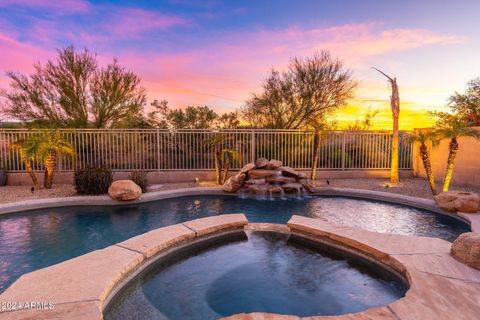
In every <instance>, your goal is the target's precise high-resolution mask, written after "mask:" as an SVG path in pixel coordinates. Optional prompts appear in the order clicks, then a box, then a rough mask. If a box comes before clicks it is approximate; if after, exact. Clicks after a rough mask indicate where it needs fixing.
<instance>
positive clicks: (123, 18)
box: [104, 8, 188, 36]
mask: <svg viewBox="0 0 480 320" xmlns="http://www.w3.org/2000/svg"><path fill="white" fill-rule="evenodd" d="M187 24H188V22H187V20H185V19H183V18H180V17H177V16H170V15H165V14H161V13H158V12H153V11H147V10H143V9H138V8H127V9H120V10H114V11H113V12H112V13H110V14H109V16H108V17H107V21H106V22H105V24H104V28H105V29H106V30H107V31H109V32H110V33H111V34H114V35H116V36H124V35H134V34H139V33H142V32H145V31H152V30H157V29H160V30H165V29H168V28H171V27H175V26H181V25H187Z"/></svg>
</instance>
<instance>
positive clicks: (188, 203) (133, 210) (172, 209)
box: [0, 195, 470, 291]
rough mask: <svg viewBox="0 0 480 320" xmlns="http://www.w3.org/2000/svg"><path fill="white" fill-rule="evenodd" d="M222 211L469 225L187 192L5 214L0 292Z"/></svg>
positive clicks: (443, 233) (447, 234)
mask: <svg viewBox="0 0 480 320" xmlns="http://www.w3.org/2000/svg"><path fill="white" fill-rule="evenodd" d="M223 213H244V214H245V215H246V216H247V218H248V220H249V221H250V222H272V223H286V222H287V221H288V220H289V219H290V217H291V216H292V214H297V215H302V216H310V217H317V218H319V219H326V220H328V221H331V222H338V223H344V224H347V225H351V226H358V227H361V228H364V229H368V230H372V231H379V232H392V233H399V234H413V235H421V236H431V237H439V238H442V239H445V240H448V241H452V240H453V239H455V238H456V237H457V236H458V235H459V234H460V233H463V232H467V231H469V230H470V227H469V225H468V224H467V223H464V222H462V221H458V220H456V219H454V218H451V217H448V216H442V215H438V214H434V213H431V212H428V211H422V210H418V209H413V208H409V207H405V206H400V205H392V204H386V203H381V202H371V201H365V200H355V199H349V198H340V197H311V198H307V199H287V200H280V199H278V200H273V201H271V200H255V199H241V198H238V197H235V196H220V195H215V196H187V197H179V198H172V199H164V200H159V201H154V202H147V203H139V204H125V205H121V206H91V207H64V208H53V209H41V210H33V211H29V212H25V213H15V214H10V215H5V216H2V217H0V291H3V290H5V289H6V287H8V286H9V285H10V284H11V283H12V282H14V281H15V280H16V279H17V278H18V277H20V276H21V275H22V274H25V273H28V272H31V271H34V270H37V269H40V268H44V267H47V266H50V265H53V264H56V263H59V262H61V261H64V260H67V259H70V258H73V257H76V256H79V255H82V254H85V253H87V252H90V251H93V250H96V249H99V248H104V247H107V246H109V245H112V244H115V243H117V242H121V241H123V240H125V239H128V238H131V237H133V236H135V235H138V234H142V233H145V232H147V231H149V230H152V229H156V228H160V227H163V226H167V225H172V224H176V223H179V222H184V221H188V220H192V219H197V218H202V217H206V216H212V215H219V214H223Z"/></svg>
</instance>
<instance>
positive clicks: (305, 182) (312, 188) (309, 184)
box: [298, 179, 315, 192]
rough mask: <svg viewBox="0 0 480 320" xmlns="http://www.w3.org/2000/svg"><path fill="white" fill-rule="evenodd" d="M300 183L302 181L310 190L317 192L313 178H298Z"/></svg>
mask: <svg viewBox="0 0 480 320" xmlns="http://www.w3.org/2000/svg"><path fill="white" fill-rule="evenodd" d="M298 183H300V184H301V185H302V186H303V187H304V188H305V190H307V191H308V192H315V185H314V184H313V181H312V180H310V179H300V180H298Z"/></svg>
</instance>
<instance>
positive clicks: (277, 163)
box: [267, 159, 282, 169]
mask: <svg viewBox="0 0 480 320" xmlns="http://www.w3.org/2000/svg"><path fill="white" fill-rule="evenodd" d="M281 166H282V161H280V160H275V159H272V160H270V161H268V164H267V168H268V169H278V168H280V167H281Z"/></svg>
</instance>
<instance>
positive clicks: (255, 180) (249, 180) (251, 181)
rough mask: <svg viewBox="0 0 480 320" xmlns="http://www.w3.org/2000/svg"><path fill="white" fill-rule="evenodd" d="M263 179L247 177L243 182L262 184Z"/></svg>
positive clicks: (263, 182)
mask: <svg viewBox="0 0 480 320" xmlns="http://www.w3.org/2000/svg"><path fill="white" fill-rule="evenodd" d="M265 183H266V181H265V179H248V180H247V181H245V184H255V185H262V184H265Z"/></svg>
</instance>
